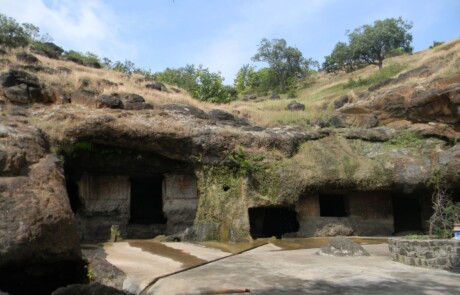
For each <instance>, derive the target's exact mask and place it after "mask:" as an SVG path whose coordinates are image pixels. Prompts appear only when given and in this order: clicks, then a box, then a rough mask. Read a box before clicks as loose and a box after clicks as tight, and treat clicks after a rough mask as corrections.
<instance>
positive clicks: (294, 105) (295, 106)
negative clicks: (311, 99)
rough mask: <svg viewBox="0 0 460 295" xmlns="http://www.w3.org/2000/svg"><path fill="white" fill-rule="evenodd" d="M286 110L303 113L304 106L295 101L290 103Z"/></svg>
mask: <svg viewBox="0 0 460 295" xmlns="http://www.w3.org/2000/svg"><path fill="white" fill-rule="evenodd" d="M287 109H288V110H290V111H305V105H304V104H303V103H300V102H297V101H292V102H290V103H289V104H288V106H287Z"/></svg>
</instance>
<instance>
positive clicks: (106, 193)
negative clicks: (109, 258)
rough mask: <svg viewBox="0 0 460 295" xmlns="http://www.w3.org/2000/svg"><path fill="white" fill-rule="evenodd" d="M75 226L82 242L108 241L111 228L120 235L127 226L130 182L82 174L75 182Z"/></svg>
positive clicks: (125, 177)
mask: <svg viewBox="0 0 460 295" xmlns="http://www.w3.org/2000/svg"><path fill="white" fill-rule="evenodd" d="M78 187H79V201H80V204H81V205H80V209H79V211H78V213H77V222H78V228H79V233H80V237H81V239H83V240H109V238H110V229H111V227H112V225H118V226H119V227H120V231H121V233H122V235H123V234H125V232H126V226H127V224H128V222H129V201H130V181H129V177H128V176H123V175H93V174H88V173H85V174H83V175H82V178H81V179H80V181H79V182H78Z"/></svg>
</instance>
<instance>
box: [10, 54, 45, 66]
mask: <svg viewBox="0 0 460 295" xmlns="http://www.w3.org/2000/svg"><path fill="white" fill-rule="evenodd" d="M16 58H17V60H19V61H22V62H25V63H28V64H37V63H39V62H40V61H39V60H38V58H36V57H35V56H34V55H32V54H30V53H27V52H19V53H16Z"/></svg>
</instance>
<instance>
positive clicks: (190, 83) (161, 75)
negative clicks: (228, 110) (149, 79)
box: [154, 65, 235, 103]
mask: <svg viewBox="0 0 460 295" xmlns="http://www.w3.org/2000/svg"><path fill="white" fill-rule="evenodd" d="M154 76H155V78H156V79H157V80H158V81H160V82H163V83H166V84H172V85H176V86H178V87H181V88H183V89H185V90H187V91H188V92H189V93H190V94H191V95H192V96H193V97H194V98H196V99H199V100H202V101H208V102H217V103H225V102H229V101H230V99H231V97H233V96H235V90H234V88H233V87H228V86H224V85H223V81H224V78H223V77H222V76H221V74H220V73H219V72H218V73H213V72H211V71H210V70H209V69H208V68H204V67H203V66H202V65H200V66H199V67H198V68H197V67H195V66H194V65H186V66H185V67H182V68H178V69H171V68H167V69H166V70H164V71H163V72H158V73H155V74H154Z"/></svg>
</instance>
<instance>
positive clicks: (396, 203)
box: [392, 193, 422, 233]
mask: <svg viewBox="0 0 460 295" xmlns="http://www.w3.org/2000/svg"><path fill="white" fill-rule="evenodd" d="M392 201H393V220H394V231H395V233H398V232H405V231H422V219H421V206H420V200H419V198H418V197H417V195H415V194H403V193H398V194H392Z"/></svg>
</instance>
